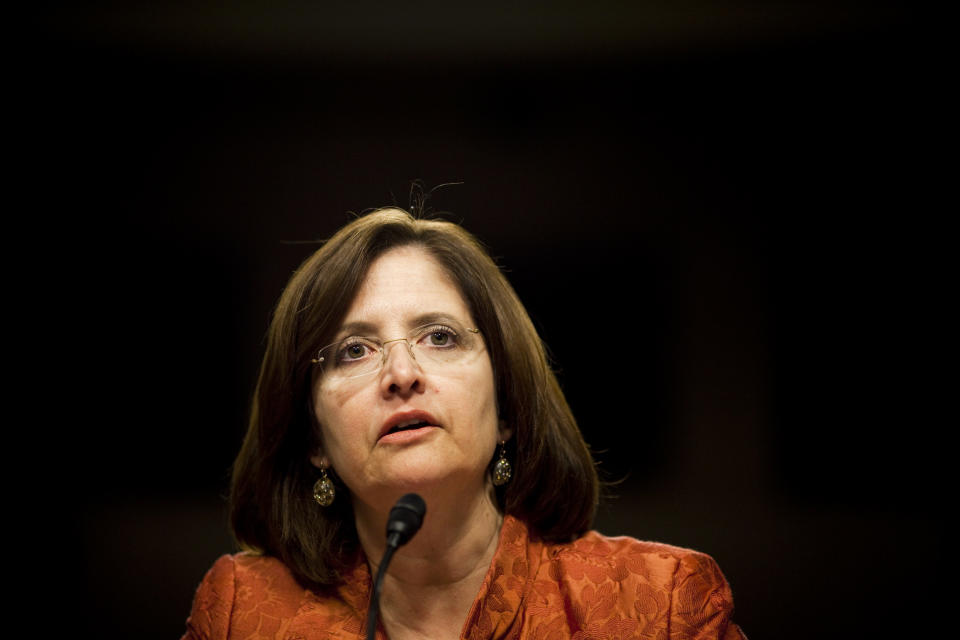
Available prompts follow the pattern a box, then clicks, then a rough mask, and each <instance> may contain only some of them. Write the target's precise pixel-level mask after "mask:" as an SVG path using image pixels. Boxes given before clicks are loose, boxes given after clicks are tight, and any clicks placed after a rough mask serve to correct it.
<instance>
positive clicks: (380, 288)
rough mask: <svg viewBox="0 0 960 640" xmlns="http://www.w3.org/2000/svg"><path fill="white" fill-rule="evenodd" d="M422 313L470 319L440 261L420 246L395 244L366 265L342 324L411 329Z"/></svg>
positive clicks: (461, 299)
mask: <svg viewBox="0 0 960 640" xmlns="http://www.w3.org/2000/svg"><path fill="white" fill-rule="evenodd" d="M425 313H426V314H431V313H432V314H447V315H450V316H452V317H453V318H455V319H458V320H460V321H462V322H468V321H470V311H469V308H468V305H467V303H466V301H465V300H464V299H463V296H462V295H461V293H460V289H459V287H458V286H457V284H456V282H455V281H454V280H453V278H452V277H451V276H450V275H449V274H448V273H447V271H446V270H445V269H444V268H443V266H442V265H441V264H440V262H438V261H437V259H436V258H434V257H433V256H432V255H431V254H430V253H429V252H427V251H426V250H425V249H423V248H421V247H416V246H407V247H398V248H395V249H390V250H389V251H387V252H386V253H384V254H383V255H381V256H380V257H379V258H377V259H376V260H375V261H374V262H373V263H372V264H371V265H370V268H369V269H368V270H367V273H366V275H365V276H364V279H363V281H362V282H361V283H360V287H359V288H358V289H357V293H356V295H355V296H354V299H353V301H352V302H351V303H350V308H349V309H348V310H347V313H346V316H345V317H344V319H343V324H344V325H347V324H351V323H358V322H362V323H365V324H369V325H372V326H375V327H381V328H411V325H410V323H411V322H415V320H416V319H417V318H420V317H422V316H423V315H424V314H425Z"/></svg>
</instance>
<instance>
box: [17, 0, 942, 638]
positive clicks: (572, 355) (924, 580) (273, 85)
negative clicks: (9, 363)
mask: <svg viewBox="0 0 960 640" xmlns="http://www.w3.org/2000/svg"><path fill="white" fill-rule="evenodd" d="M401 4H403V3H396V6H395V5H392V4H382V5H380V4H363V3H360V4H346V3H344V4H342V5H333V4H326V5H318V4H314V3H301V4H272V3H258V2H242V3H214V2H199V3H167V4H162V5H160V4H157V3H145V2H127V3H116V4H101V5H84V6H83V8H76V7H74V8H71V9H65V8H62V7H59V6H47V7H45V8H44V9H43V11H44V13H43V14H42V15H39V14H38V15H36V16H33V17H32V20H34V23H33V24H34V26H36V27H37V29H36V31H35V33H36V36H35V37H31V38H30V39H29V45H27V47H26V49H25V51H26V55H25V62H26V64H25V65H22V69H23V70H26V71H27V73H26V74H25V75H24V78H25V80H26V83H25V84H24V90H23V92H22V93H21V94H19V95H18V97H19V98H25V99H24V100H17V103H18V104H21V105H25V106H26V110H25V113H24V114H23V117H22V118H17V119H16V121H15V122H14V123H13V124H14V127H13V128H14V129H15V130H16V131H15V133H17V134H18V136H20V137H21V138H22V139H23V140H25V141H26V142H27V144H26V145H25V146H24V147H23V151H22V153H21V154H20V158H19V160H20V165H21V167H26V168H27V169H29V170H30V173H31V175H32V176H33V178H34V179H33V180H30V181H27V182H25V183H24V184H26V185H27V186H28V187H29V188H30V190H31V197H30V198H29V200H27V204H24V205H22V207H21V208H19V209H18V211H19V212H20V213H21V216H20V217H21V218H22V219H24V220H25V221H27V222H28V223H32V224H28V226H29V227H30V229H31V231H30V232H28V233H25V234H20V235H16V236H13V237H11V238H10V239H9V242H10V244H11V245H12V246H11V247H10V251H11V254H13V253H14V252H22V253H21V255H23V256H25V257H24V258H22V259H21V260H20V261H19V263H18V264H19V265H20V267H21V268H22V269H23V270H26V271H28V272H30V274H42V275H44V276H45V277H43V278H42V285H41V286H39V287H30V290H31V293H32V294H33V296H31V297H27V298H24V299H25V300H27V302H25V303H24V304H25V305H28V306H29V305H33V304H38V305H43V307H44V308H48V309H51V312H49V313H45V314H43V316H42V317H43V318H44V320H47V321H49V325H47V324H43V323H41V322H39V321H37V324H38V326H39V328H40V329H41V330H43V331H45V332H46V333H45V336H46V339H45V340H43V341H42V344H44V345H47V346H48V347H49V348H50V350H51V352H50V353H46V354H45V355H46V356H51V357H52V358H50V359H48V358H45V357H44V356H43V355H40V354H38V355H40V357H39V358H37V360H39V361H41V362H44V363H51V360H52V364H44V365H43V366H41V367H39V369H38V370H37V371H34V372H33V375H37V376H40V378H39V379H41V380H45V381H48V380H52V381H53V386H50V385H43V388H44V389H45V390H47V392H46V393H44V394H43V397H42V398H40V399H38V400H37V405H36V406H37V407H38V409H39V411H40V413H41V415H44V416H47V420H48V422H49V423H50V425H51V426H52V428H53V430H52V432H51V431H50V430H49V429H45V430H42V431H41V434H42V440H43V441H42V442H41V443H40V445H39V446H40V449H39V450H38V451H42V452H43V453H42V455H37V456H36V460H35V461H34V462H33V464H34V465H35V466H36V467H37V468H43V469H47V470H48V472H45V473H44V475H45V476H47V477H49V478H51V484H52V485H53V486H51V487H48V491H47V498H48V500H50V501H53V502H55V503H56V507H55V510H54V511H55V513H56V515H55V516H54V524H53V526H52V527H46V528H45V529H44V531H45V533H46V535H36V536H35V537H33V539H32V544H34V545H37V547H38V548H39V549H40V550H41V551H44V553H41V554H37V555H40V556H46V557H52V558H54V562H53V568H51V569H49V570H44V571H36V572H35V574H36V575H37V576H38V581H37V585H36V586H37V588H39V589H43V590H45V591H44V593H47V594H50V593H59V591H58V589H59V588H60V587H62V586H65V585H69V593H70V595H69V597H67V598H65V599H66V600H67V601H68V602H67V603H66V604H65V605H64V606H66V609H64V610H63V611H64V612H65V613H64V618H63V620H62V621H59V620H57V621H50V622H51V623H52V624H59V623H61V622H62V623H63V624H66V625H69V627H70V628H76V627H77V626H82V627H85V628H88V629H90V630H93V631H95V632H96V635H97V637H118V638H120V637H136V638H144V639H146V638H157V639H160V638H170V637H178V636H179V634H181V633H182V632H183V628H184V620H185V618H186V615H187V614H188V612H189V608H190V603H191V598H192V594H193V590H194V589H195V587H196V585H197V584H198V583H199V581H200V579H201V578H202V576H203V574H204V572H205V571H206V569H207V568H208V567H209V566H210V565H211V564H212V562H213V561H214V560H215V559H216V558H217V557H218V556H219V555H220V554H222V553H225V552H230V551H232V550H233V548H234V547H233V544H232V542H231V539H230V537H229V534H228V531H227V527H226V521H225V503H224V500H223V496H224V494H225V492H226V487H227V482H228V476H229V467H230V464H231V461H232V459H233V456H234V455H235V454H236V451H237V449H238V447H239V444H240V441H241V438H242V435H243V432H244V428H245V419H246V412H247V406H248V402H249V395H250V392H251V391H252V388H253V384H254V382H255V374H256V368H257V366H258V364H259V358H260V357H261V356H262V352H263V348H264V341H263V337H264V334H265V330H266V327H267V323H268V319H269V314H270V311H271V308H272V306H273V304H274V303H275V302H276V299H277V297H278V296H279V293H280V291H281V289H282V288H283V286H284V284H285V282H286V280H287V278H288V277H289V276H290V274H291V273H292V271H293V270H294V269H295V268H296V266H297V265H298V264H299V263H300V262H301V261H302V260H303V259H304V258H306V256H307V255H309V253H311V252H312V251H313V250H314V249H315V248H316V245H315V244H312V241H315V240H318V239H321V238H325V237H329V236H330V235H331V234H332V233H333V232H334V231H335V230H336V229H337V228H338V227H339V226H341V225H342V224H344V223H345V222H347V221H348V220H349V219H350V215H349V214H348V212H361V211H363V210H365V209H368V208H371V207H375V206H380V205H386V204H394V203H395V204H398V205H400V206H407V205H408V204H409V199H408V198H409V191H410V183H411V180H413V179H421V180H422V181H423V183H424V184H425V185H426V186H427V187H428V188H430V187H433V186H436V185H438V184H441V183H447V182H462V184H460V185H457V186H448V187H443V188H440V189H438V190H437V191H435V192H434V195H433V197H432V199H431V200H430V205H431V206H432V207H433V208H434V209H435V210H438V211H449V212H451V213H450V214H449V215H448V216H447V217H448V218H450V219H453V220H456V221H459V222H462V224H463V225H464V226H465V227H466V228H467V229H469V230H470V231H472V232H474V233H475V234H476V235H478V236H479V237H480V238H481V240H482V241H484V242H485V243H486V244H487V246H489V248H490V251H491V253H492V254H493V255H494V256H495V257H496V259H497V261H498V263H500V264H501V265H503V267H504V268H505V270H506V271H507V274H508V277H509V279H510V280H511V282H512V283H513V284H514V286H515V288H516V289H517V291H518V293H519V294H520V297H521V299H523V300H524V301H525V303H526V304H527V307H528V310H529V312H530V314H531V316H532V318H533V320H534V323H535V324H536V326H537V327H538V329H539V330H540V331H541V333H542V336H543V337H544V339H545V341H546V343H547V344H548V346H549V348H550V350H551V353H552V355H553V357H554V360H555V362H556V365H557V368H558V371H559V377H560V380H561V383H562V384H563V386H564V388H565V390H566V392H567V394H568V398H569V400H570V403H571V404H572V406H573V408H574V411H575V413H576V414H577V416H578V418H579V420H580V423H581V427H582V430H583V432H584V434H585V437H586V439H587V440H588V442H589V443H590V444H591V446H592V447H593V448H594V449H595V450H596V451H597V452H598V459H599V460H600V461H601V469H602V470H603V471H604V473H605V474H606V477H608V478H609V479H615V480H622V482H621V483H620V484H619V485H618V486H616V487H615V488H614V489H613V490H612V494H614V495H613V496H612V497H611V500H609V501H608V502H607V503H606V504H605V506H604V507H603V508H602V509H601V512H600V517H599V520H598V523H597V528H598V529H600V530H601V531H603V532H604V533H608V534H627V535H632V536H635V537H638V538H643V539H654V540H661V541H666V542H670V543H673V544H677V545H683V546H689V547H694V548H697V549H700V550H703V551H706V552H708V553H710V554H711V555H713V556H714V557H715V558H716V559H717V561H718V562H719V563H720V566H721V567H722V568H723V569H724V572H725V574H726V576H727V578H728V579H729V581H730V582H731V584H732V586H733V590H734V596H735V599H736V604H737V614H736V620H737V621H738V622H739V623H740V624H741V625H742V626H743V628H744V630H745V631H746V632H747V633H748V634H749V635H750V636H751V637H752V638H765V637H776V638H807V637H841V636H842V637H878V636H883V635H887V634H892V635H910V636H913V635H919V634H920V632H921V631H924V630H932V629H936V628H937V627H938V618H939V616H940V615H941V613H942V612H941V610H940V608H939V607H940V603H941V602H942V598H943V596H942V595H941V592H940V591H939V586H940V584H941V582H942V581H943V577H942V574H943V570H942V569H941V566H940V563H941V559H942V557H943V556H944V555H945V553H946V549H945V546H946V545H945V542H946V533H945V530H944V527H943V522H942V519H941V518H940V516H939V511H938V507H940V506H941V505H942V503H943V501H944V499H945V496H946V495H947V489H946V488H945V486H944V484H945V482H946V477H947V476H948V473H947V469H946V464H947V453H946V450H947V446H946V443H945V442H944V440H943V438H944V436H943V434H944V432H945V431H947V427H948V425H947V424H945V422H944V419H943V418H942V417H941V416H939V415H938V414H937V412H936V411H935V410H934V407H935V406H936V405H937V402H936V399H937V398H938V397H940V395H941V393H940V391H939V389H940V388H941V387H942V386H943V385H942V383H938V382H937V380H936V379H935V378H934V376H933V375H932V370H931V368H930V366H929V364H930V361H931V360H934V361H936V360H939V359H940V358H938V357H937V355H936V354H937V353H938V350H939V349H940V347H941V340H942V338H943V337H944V335H945V334H944V332H943V326H942V325H941V324H940V322H939V320H938V318H939V317H940V314H939V312H938V310H937V304H938V303H939V301H940V300H942V299H943V298H944V297H945V296H946V297H949V296H952V295H954V294H953V293H952V292H951V289H944V288H942V287H941V286H940V285H939V284H938V283H937V282H936V279H937V275H938V273H939V269H940V268H942V264H941V263H942V262H943V261H944V260H945V258H946V253H945V250H944V249H942V248H940V247H942V246H943V245H942V244H941V243H940V242H939V240H942V239H943V235H942V233H941V232H940V231H938V230H937V229H936V228H935V226H934V225H933V223H932V222H931V221H930V218H929V216H930V214H931V213H932V212H935V211H936V210H937V205H936V204H935V203H933V202H932V201H931V199H930V195H929V194H930V193H931V192H932V191H933V189H934V187H935V184H936V183H937V181H938V179H939V176H940V174H941V173H942V172H943V170H942V169H938V168H937V165H936V163H935V158H936V154H937V151H938V150H939V148H940V147H941V146H942V144H943V143H942V142H941V138H942V134H943V128H942V125H941V122H940V115H941V113H940V111H941V109H942V108H943V107H942V102H941V101H940V99H939V98H938V91H939V87H940V84H941V83H942V82H944V77H943V76H942V75H940V74H938V73H937V72H936V71H935V68H936V63H937V61H938V58H937V57H935V55H934V54H933V53H931V51H930V48H929V47H928V45H929V44H931V39H930V36H929V34H928V32H926V31H925V30H923V29H921V28H920V25H919V22H918V21H917V20H916V19H915V16H913V15H911V14H910V13H909V12H907V11H906V10H904V9H902V8H901V7H899V6H896V5H876V4H874V5H872V6H870V7H867V6H865V5H861V4H852V3H848V2H812V3H810V2H808V3H785V4H778V5H775V6H774V5H768V4H748V3H743V2H738V3H734V2H726V3H710V4H708V3H700V2H692V1H689V0H687V1H684V2H679V3H625V2H624V3H618V2H600V3H596V4H594V5H592V8H590V9H587V8H586V7H585V6H581V5H580V4H579V3H563V2H561V3H557V4H549V3H544V4H542V5H520V6H516V7H509V6H508V5H506V4H503V5H498V4H496V3H493V4H490V3H487V4H485V5H484V6H483V7H482V8H480V7H477V8H469V7H463V6H461V7H455V6H447V5H446V4H443V3H437V2H425V3H424V2H421V3H413V4H409V5H404V6H400V5H401ZM26 317H30V315H29V313H28V314H27V316H26ZM51 336H52V337H53V338H52V339H51ZM35 379H37V378H35ZM50 433H52V435H48V434H50ZM51 449H53V451H54V455H53V458H52V459H51V458H50V457H49V456H48V455H47V452H49V451H50V450H51ZM51 494H53V495H56V496H57V498H55V499H51V498H50V495H51ZM33 509H35V510H36V511H37V512H38V513H39V512H43V513H44V514H45V515H49V511H51V510H50V509H49V508H48V506H47V505H42V506H38V505H36V504H34V505H33ZM31 557H32V556H31ZM59 599H62V598H58V600H59Z"/></svg>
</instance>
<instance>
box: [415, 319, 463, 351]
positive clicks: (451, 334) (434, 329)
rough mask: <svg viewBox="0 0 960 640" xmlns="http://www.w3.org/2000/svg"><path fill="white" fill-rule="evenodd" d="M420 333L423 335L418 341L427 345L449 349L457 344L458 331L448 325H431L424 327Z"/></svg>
mask: <svg viewBox="0 0 960 640" xmlns="http://www.w3.org/2000/svg"><path fill="white" fill-rule="evenodd" d="M419 334H420V336H421V337H420V339H419V340H418V342H419V343H420V344H422V345H423V346H426V347H437V348H439V349H443V348H447V349H449V348H452V347H455V346H457V336H458V334H457V331H456V330H455V329H453V328H451V327H448V326H446V325H429V326H426V327H423V329H422V330H421V331H420V332H419Z"/></svg>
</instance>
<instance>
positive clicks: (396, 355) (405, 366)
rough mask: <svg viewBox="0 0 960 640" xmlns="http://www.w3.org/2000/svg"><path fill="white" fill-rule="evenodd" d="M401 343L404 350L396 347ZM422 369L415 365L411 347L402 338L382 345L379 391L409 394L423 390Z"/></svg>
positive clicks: (417, 364)
mask: <svg viewBox="0 0 960 640" xmlns="http://www.w3.org/2000/svg"><path fill="white" fill-rule="evenodd" d="M398 342H402V343H403V344H404V345H406V348H405V349H404V348H402V347H398V346H397V343H398ZM423 385H424V381H423V369H421V368H420V365H419V363H417V358H416V356H415V355H414V353H413V347H411V346H410V343H409V342H408V341H407V340H404V339H403V338H398V339H396V340H388V341H386V342H384V343H383V369H382V370H381V372H380V389H381V391H383V393H384V394H388V395H389V394H401V395H404V394H410V393H415V392H418V391H422V390H423Z"/></svg>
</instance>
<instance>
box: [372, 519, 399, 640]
mask: <svg viewBox="0 0 960 640" xmlns="http://www.w3.org/2000/svg"><path fill="white" fill-rule="evenodd" d="M398 538H399V534H397V533H391V534H390V536H389V537H388V538H387V548H386V549H384V550H383V558H382V559H381V560H380V568H379V569H377V579H376V580H375V581H374V583H373V591H372V592H371V595H370V609H369V611H367V640H374V638H375V636H376V635H377V614H378V613H379V612H380V590H381V589H382V588H383V578H384V576H386V575H387V565H389V564H390V560H392V559H393V552H394V551H396V550H397V547H399V546H400V545H399V540H398Z"/></svg>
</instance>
